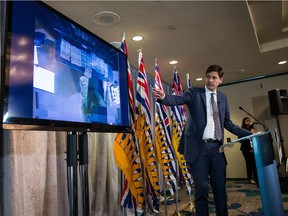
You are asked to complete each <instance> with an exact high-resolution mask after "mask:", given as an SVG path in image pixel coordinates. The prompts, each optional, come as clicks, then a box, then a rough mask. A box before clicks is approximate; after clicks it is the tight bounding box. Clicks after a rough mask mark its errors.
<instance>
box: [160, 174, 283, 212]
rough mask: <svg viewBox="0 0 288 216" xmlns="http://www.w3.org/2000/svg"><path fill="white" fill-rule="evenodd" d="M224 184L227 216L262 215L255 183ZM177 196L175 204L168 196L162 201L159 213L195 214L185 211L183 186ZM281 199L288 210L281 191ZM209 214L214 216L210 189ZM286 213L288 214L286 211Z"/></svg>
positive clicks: (258, 190)
mask: <svg viewBox="0 0 288 216" xmlns="http://www.w3.org/2000/svg"><path fill="white" fill-rule="evenodd" d="M226 185H227V195H228V214H229V216H247V215H249V216H262V215H263V210H262V203H261V196H260V189H259V188H258V187H257V185H253V184H250V183H249V182H248V181H247V180H228V181H227V184H226ZM167 197H168V196H167ZM178 197H179V198H178V205H177V206H176V204H175V203H176V199H172V198H171V199H169V197H168V199H167V200H168V201H167V204H166V206H165V204H164V203H163V202H162V204H161V206H160V211H161V215H169V216H170V215H181V216H188V215H189V216H193V215H195V214H194V213H191V212H189V211H185V209H189V201H190V199H191V198H190V196H189V194H188V193H187V190H186V188H185V187H181V188H180V190H179V191H178ZM282 199H283V206H284V210H285V212H286V211H287V210H288V193H282ZM192 200H193V197H192ZM187 207H188V208H187ZM209 214H210V216H216V213H215V205H214V201H213V194H212V191H211V190H210V191H209ZM286 215H288V214H287V213H286ZM271 216H272V215H271Z"/></svg>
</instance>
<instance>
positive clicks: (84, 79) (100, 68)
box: [1, 1, 131, 132]
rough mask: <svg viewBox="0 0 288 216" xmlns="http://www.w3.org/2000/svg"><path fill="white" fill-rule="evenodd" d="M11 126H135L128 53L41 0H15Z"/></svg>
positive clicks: (10, 35) (11, 4) (10, 9)
mask: <svg viewBox="0 0 288 216" xmlns="http://www.w3.org/2000/svg"><path fill="white" fill-rule="evenodd" d="M6 17H7V24H6V25H7V26H6V37H5V48H4V55H3V56H2V57H3V65H2V66H3V67H2V70H1V75H2V77H1V84H2V86H1V87H2V88H1V94H2V111H3V114H2V127H3V128H4V129H24V130H27V129H30V130H63V131H96V132H99V131H100V132H127V131H130V128H131V127H130V120H129V115H130V114H129V106H128V102H129V99H128V79H127V57H126V55H125V54H124V53H123V52H122V51H121V50H119V49H117V48H115V47H114V46H112V45H111V44H110V43H108V42H106V41H105V40H103V39H101V38H100V37H98V36H97V35H95V34H93V33H92V32H90V31H89V30H87V29H85V28H83V27H81V26H80V25H79V24H77V23H76V22H74V21H73V20H71V19H69V18H68V17H66V16H64V15H63V14H61V13H60V12H58V11H56V10H55V9H53V8H51V7H49V6H48V5H46V4H45V3H43V2H40V1H7V16H6Z"/></svg>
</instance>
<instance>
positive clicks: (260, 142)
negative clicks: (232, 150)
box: [220, 131, 285, 216]
mask: <svg viewBox="0 0 288 216" xmlns="http://www.w3.org/2000/svg"><path fill="white" fill-rule="evenodd" d="M245 139H252V145H253V149H254V155H255V160H256V168H257V174H258V182H259V187H260V193H261V201H262V208H263V213H264V216H271V215H273V216H284V215H285V212H284V207H283V202H282V195H281V189H280V183H279V177H278V173H277V166H276V161H275V156H274V150H273V140H272V136H271V134H270V132H269V131H268V132H259V133H255V134H253V135H250V136H246V137H243V138H240V139H237V140H234V141H233V142H229V143H226V144H224V145H222V146H221V147H220V151H222V150H223V148H224V147H226V146H230V145H232V144H234V143H236V142H240V141H242V140H245Z"/></svg>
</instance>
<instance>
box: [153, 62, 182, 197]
mask: <svg viewBox="0 0 288 216" xmlns="http://www.w3.org/2000/svg"><path fill="white" fill-rule="evenodd" d="M155 88H159V89H161V90H163V86H162V79H161V75H160V69H159V65H158V61H157V59H156V60H155ZM155 107H156V109H155V110H156V112H155V134H156V137H155V138H156V150H157V157H158V161H159V163H160V167H161V170H162V173H163V177H164V183H166V185H167V188H168V189H169V191H170V193H171V195H173V194H174V192H175V191H176V188H177V174H176V163H175V153H174V149H173V146H172V141H171V130H170V124H169V116H168V110H167V107H166V106H165V105H163V104H160V103H158V102H156V103H155Z"/></svg>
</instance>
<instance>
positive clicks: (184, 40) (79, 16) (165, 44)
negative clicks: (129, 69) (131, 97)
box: [45, 0, 288, 88]
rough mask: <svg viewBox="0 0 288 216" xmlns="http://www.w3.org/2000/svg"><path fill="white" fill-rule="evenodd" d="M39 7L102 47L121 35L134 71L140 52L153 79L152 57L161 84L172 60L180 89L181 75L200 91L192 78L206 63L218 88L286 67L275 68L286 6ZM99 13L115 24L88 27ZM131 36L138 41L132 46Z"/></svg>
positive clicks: (286, 41)
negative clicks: (213, 68)
mask: <svg viewBox="0 0 288 216" xmlns="http://www.w3.org/2000/svg"><path fill="white" fill-rule="evenodd" d="M45 2H46V3H47V4H48V5H50V6H52V7H54V8H55V9H56V10H58V11H60V12H61V13H63V14H64V15H66V16H67V17H69V18H70V19H72V20H74V21H76V22H77V23H79V24H80V25H82V26H83V27H85V28H86V29H88V30H90V31H91V32H93V33H95V34H96V35H98V36H100V37H101V38H103V39H104V40H106V41H108V42H115V41H116V42H117V41H121V35H122V32H125V33H126V42H127V47H128V52H129V61H130V64H131V65H132V66H133V67H135V68H138V52H137V51H138V50H139V49H142V53H143V55H144V63H145V67H146V72H147V73H148V74H152V75H153V74H154V62H155V58H157V59H158V62H159V67H160V71H161V76H162V80H163V81H165V82H167V83H171V82H172V80H173V70H172V66H171V65H169V61H170V60H172V59H176V60H178V62H179V63H178V64H177V66H176V68H177V69H178V72H179V74H180V78H181V81H182V84H183V87H184V88H185V87H186V74H187V73H189V74H190V79H191V82H192V85H194V86H202V85H203V81H200V82H196V81H195V79H196V78H198V77H203V75H204V73H205V70H206V68H207V67H208V66H209V65H211V64H219V65H221V66H222V67H223V69H224V72H225V75H224V82H223V83H229V82H234V81H239V80H242V79H247V78H253V77H256V76H260V75H271V74H278V73H282V72H288V63H286V64H285V65H278V64H277V63H278V61H280V60H288V2H287V1H249V2H248V3H247V2H246V1H58V0H55V1H51V0H48V1H45ZM102 11H111V12H114V13H116V14H118V15H119V16H120V22H119V23H118V24H116V25H114V26H110V27H107V26H101V25H98V24H96V23H94V22H93V21H92V17H93V16H94V15H95V14H97V13H99V12H102ZM102 18H107V17H102ZM108 18H111V17H108ZM106 21H107V22H108V24H109V19H104V21H103V23H102V24H107V23H106ZM112 21H113V20H112ZM100 22H102V21H101V19H100ZM135 34H140V35H142V36H144V40H143V41H141V42H133V41H132V40H131V37H132V36H133V35H135ZM241 69H244V70H245V72H239V70H240V71H241Z"/></svg>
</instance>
